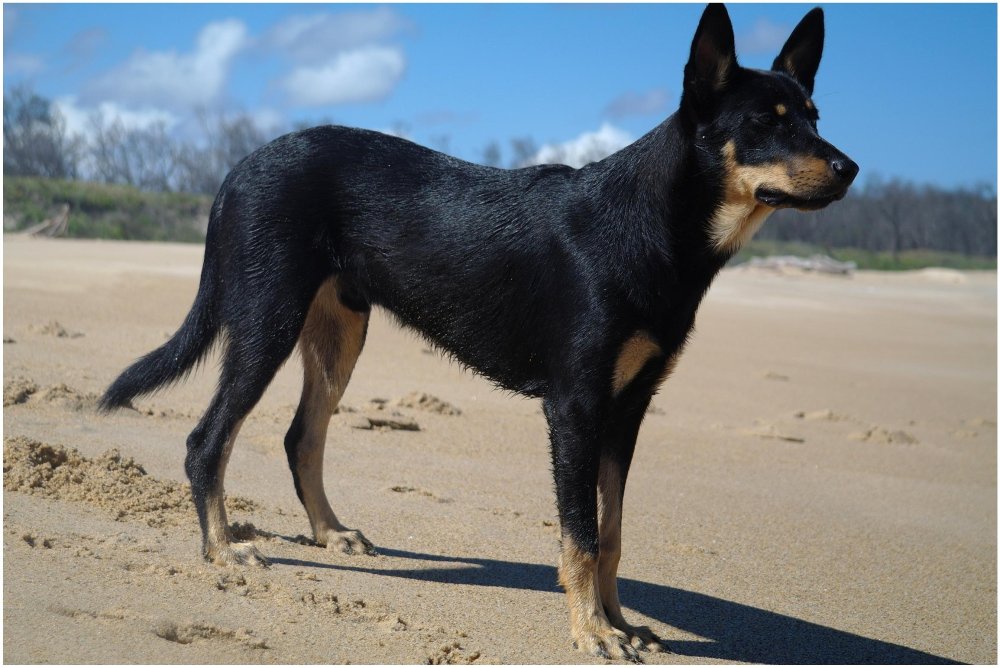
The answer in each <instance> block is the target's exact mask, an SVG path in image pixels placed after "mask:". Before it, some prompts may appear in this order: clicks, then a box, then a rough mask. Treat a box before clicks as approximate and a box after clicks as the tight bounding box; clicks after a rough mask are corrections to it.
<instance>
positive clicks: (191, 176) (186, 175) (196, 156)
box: [176, 110, 268, 195]
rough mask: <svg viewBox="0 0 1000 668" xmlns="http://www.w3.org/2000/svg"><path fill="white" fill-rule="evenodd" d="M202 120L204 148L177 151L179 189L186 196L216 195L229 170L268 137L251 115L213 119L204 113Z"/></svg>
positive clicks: (183, 147)
mask: <svg viewBox="0 0 1000 668" xmlns="http://www.w3.org/2000/svg"><path fill="white" fill-rule="evenodd" d="M198 120H199V124H200V125H201V128H202V133H203V135H204V137H205V139H204V142H203V143H202V144H201V145H196V144H185V145H183V146H182V147H180V149H179V150H178V151H177V154H176V161H177V186H178V189H179V190H183V191H185V192H196V193H204V194H208V195H214V194H215V193H216V192H218V190H219V186H221V185H222V181H223V179H225V177H226V174H228V173H229V170H231V169H232V168H233V167H234V166H235V165H236V163H238V162H239V161H240V160H242V159H243V158H245V157H246V156H247V155H249V154H250V153H252V152H253V151H254V150H256V149H257V148H259V147H260V146H262V145H263V144H264V143H266V142H267V139H268V137H267V136H266V135H265V133H264V131H263V130H261V129H260V128H258V127H257V125H256V124H255V123H254V120H253V119H252V118H251V117H250V116H248V115H247V114H238V115H236V116H232V117H229V118H227V117H226V116H225V115H223V114H221V113H220V114H218V115H217V116H214V117H213V116H211V115H209V113H208V112H206V111H204V110H200V111H199V112H198Z"/></svg>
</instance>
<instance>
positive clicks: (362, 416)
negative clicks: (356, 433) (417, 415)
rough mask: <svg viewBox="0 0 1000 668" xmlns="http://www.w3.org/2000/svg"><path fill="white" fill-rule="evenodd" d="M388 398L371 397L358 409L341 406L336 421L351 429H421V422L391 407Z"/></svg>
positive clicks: (336, 414)
mask: <svg viewBox="0 0 1000 668" xmlns="http://www.w3.org/2000/svg"><path fill="white" fill-rule="evenodd" d="M389 405H390V402H389V400H388V399H379V398H375V399H371V400H369V402H368V403H367V404H366V405H365V406H364V407H362V408H361V410H360V411H359V410H357V409H354V408H351V407H350V406H339V407H338V408H337V411H336V413H335V418H334V419H335V422H336V423H337V424H340V425H343V426H345V427H350V428H351V429H371V430H375V431H420V424H419V423H418V422H417V421H416V420H414V419H413V418H411V417H409V416H407V415H403V414H402V413H400V412H399V411H394V410H390V409H389Z"/></svg>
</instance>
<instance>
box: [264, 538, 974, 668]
mask: <svg viewBox="0 0 1000 668" xmlns="http://www.w3.org/2000/svg"><path fill="white" fill-rule="evenodd" d="M378 552H379V554H380V555H384V556H386V557H391V558H393V559H394V560H396V559H412V560H418V561H423V562H444V563H448V564H452V565H450V566H444V567H441V568H380V567H379V566H378V561H372V562H369V563H371V565H370V566H369V565H354V564H344V563H339V564H331V563H320V562H314V561H303V560H298V559H282V558H273V559H272V560H271V561H272V562H273V563H275V564H284V565H289V566H298V567H302V566H308V567H313V568H330V569H336V570H345V571H357V572H364V573H372V574H374V575H386V576H391V577H399V578H407V579H412V580H421V581H423V582H440V583H442V584H465V585H482V586H490V587H509V588H513V589H526V590H531V591H543V592H553V593H560V590H559V589H558V587H557V586H556V569H555V568H554V567H552V566H546V565H542V564H522V563H515V562H510V561H499V560H496V559H475V558H466V557H462V558H455V557H446V556H436V555H431V554H421V553H419V552H408V551H405V550H395V549H391V548H385V547H380V548H378ZM356 563H357V564H361V563H364V562H363V561H358V562H356ZM618 587H619V592H620V595H621V599H622V602H623V604H624V605H625V606H626V607H627V608H631V609H633V610H636V611H638V612H640V613H642V614H644V615H646V616H647V617H651V618H653V619H656V620H659V621H660V622H662V623H663V624H667V625H669V626H672V627H675V628H678V629H682V630H684V631H688V632H690V633H693V634H695V635H697V636H700V637H701V638H704V639H705V640H682V641H678V640H670V639H669V634H668V635H667V638H666V640H667V643H668V645H669V646H670V649H671V650H672V651H673V652H675V653H677V654H680V655H683V656H697V657H705V658H709V659H717V660H725V661H742V662H750V663H791V664H801V663H837V664H852V663H853V664H857V663H864V664H871V663H875V664H928V663H959V662H958V661H954V660H952V659H948V658H945V657H942V656H936V655H934V654H928V653H926V652H921V651H919V650H915V649H910V648H908V647H904V646H902V645H896V644H893V643H890V642H884V641H882V640H875V639H873V638H865V637H864V636H860V635H856V634H854V633H848V632H846V631H838V630H837V629H833V628H830V627H827V626H822V625H820V624H814V623H812V622H807V621H805V620H801V619H796V618H794V617H789V616H787V615H782V614H779V613H775V612H769V611H767V610H762V609H760V608H754V607H752V606H749V605H744V604H742V603H735V602H732V601H726V600H724V599H721V598H716V597H714V596H708V595H705V594H699V593H697V592H693V591H686V590H684V589H677V588H675V587H667V586H664V585H659V584H653V583H649V582H641V581H639V580H630V579H628V578H619V580H618Z"/></svg>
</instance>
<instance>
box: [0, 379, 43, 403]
mask: <svg viewBox="0 0 1000 668" xmlns="http://www.w3.org/2000/svg"><path fill="white" fill-rule="evenodd" d="M37 391H38V386H37V385H35V383H34V381H32V380H31V379H30V378H24V377H23V376H15V377H14V378H11V379H10V380H7V381H5V382H4V384H3V405H4V406H5V407H6V406H13V405H14V404H23V403H24V402H25V401H27V400H28V397H30V396H31V395H32V394H34V393H35V392H37Z"/></svg>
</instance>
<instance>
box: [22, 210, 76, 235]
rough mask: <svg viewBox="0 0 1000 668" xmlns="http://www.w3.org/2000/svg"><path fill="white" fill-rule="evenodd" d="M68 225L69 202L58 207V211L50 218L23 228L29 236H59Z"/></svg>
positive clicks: (64, 231) (64, 232)
mask: <svg viewBox="0 0 1000 668" xmlns="http://www.w3.org/2000/svg"><path fill="white" fill-rule="evenodd" d="M68 227H69V204H63V205H62V206H60V207H59V212H58V213H57V214H56V215H54V216H52V217H51V218H46V219H45V220H43V221H42V222H40V223H38V224H37V225H32V226H31V227H29V228H28V229H26V230H24V234H27V235H28V236H30V237H61V236H63V235H64V234H66V230H67V229H68Z"/></svg>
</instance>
